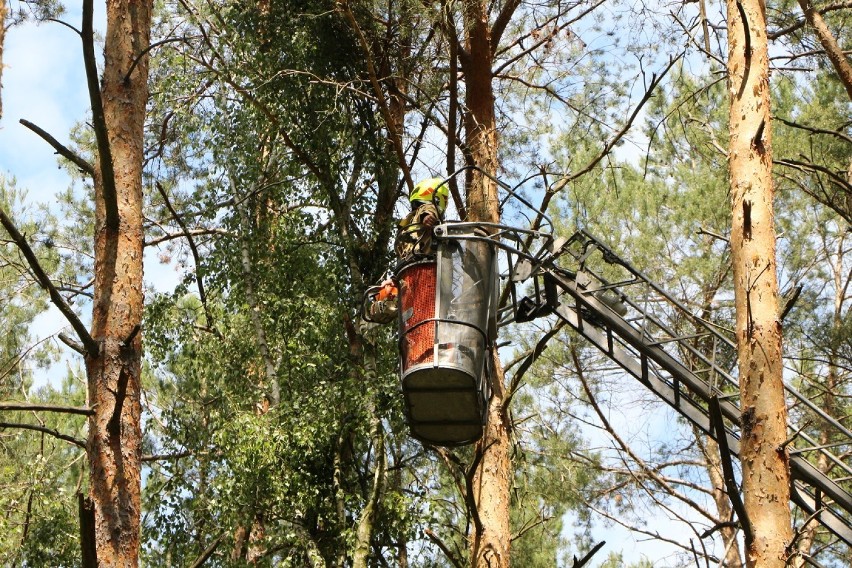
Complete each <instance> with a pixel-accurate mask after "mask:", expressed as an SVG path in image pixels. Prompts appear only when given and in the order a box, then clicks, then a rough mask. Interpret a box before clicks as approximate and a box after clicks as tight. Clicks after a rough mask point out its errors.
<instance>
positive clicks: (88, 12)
mask: <svg viewBox="0 0 852 568" xmlns="http://www.w3.org/2000/svg"><path fill="white" fill-rule="evenodd" d="M92 10H93V0H83V25H82V32H81V37H82V38H83V62H84V64H85V67H86V83H87V85H88V89H89V102H90V104H91V106H92V125H93V127H94V130H95V139H96V140H97V144H98V162H99V164H100V172H101V180H100V181H101V188H102V191H103V198H104V208H105V211H106V227H107V228H108V229H109V230H111V231H115V230H118V194H117V192H116V188H115V170H114V169H113V165H112V150H111V147H110V144H109V137H108V136H107V127H106V119H105V118H104V105H103V100H102V99H101V88H100V84H99V82H98V67H97V62H96V60H95V34H94V28H93V27H92Z"/></svg>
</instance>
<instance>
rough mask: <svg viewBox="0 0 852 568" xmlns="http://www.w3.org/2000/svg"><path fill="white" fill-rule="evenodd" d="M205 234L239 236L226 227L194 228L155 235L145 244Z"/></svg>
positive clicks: (156, 243)
mask: <svg viewBox="0 0 852 568" xmlns="http://www.w3.org/2000/svg"><path fill="white" fill-rule="evenodd" d="M204 235H222V236H225V237H234V238H236V237H237V236H238V235H237V234H236V233H233V232H231V231H226V230H225V229H192V230H190V231H180V232H179V233H166V234H165V235H161V236H159V237H154V238H152V239H149V240H147V241H145V246H146V247H151V246H155V245H158V244H161V243H165V242H168V241H173V240H175V239H187V240H189V239H191V238H193V237H202V236H204Z"/></svg>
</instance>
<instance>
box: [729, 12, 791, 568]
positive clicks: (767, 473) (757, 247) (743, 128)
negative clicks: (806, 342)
mask: <svg viewBox="0 0 852 568" xmlns="http://www.w3.org/2000/svg"><path fill="white" fill-rule="evenodd" d="M727 7H728V90H729V92H730V95H731V102H730V148H729V159H730V176H731V180H730V182H731V201H732V207H733V221H732V228H731V249H732V253H733V267H734V292H735V302H736V311H737V325H736V330H737V349H738V353H739V374H740V395H741V405H742V449H741V456H740V458H741V462H742V467H743V496H744V505H745V512H746V516H747V519H746V520H743V522H744V524H747V525H748V527H750V531H749V530H748V528H747V537H748V535H749V533H750V535H751V538H747V541H746V565H747V566H749V567H761V568H762V567H778V568H782V567H783V566H785V565H786V560H787V558H786V557H787V552H786V546H787V544H788V543H789V542H790V540H791V538H792V531H791V528H790V505H789V502H790V472H789V456H788V454H787V451H786V449H784V445H783V443H784V440H785V438H786V424H787V407H786V405H785V403H784V387H783V383H782V375H781V373H782V360H781V322H780V321H779V319H778V280H777V274H776V260H775V227H774V213H773V206H772V198H773V195H774V187H773V183H772V149H771V124H770V114H769V65H768V63H769V60H768V53H767V52H768V49H767V37H766V13H765V10H766V8H765V5H764V3H763V2H762V1H761V0H728V4H727ZM746 521H747V522H746Z"/></svg>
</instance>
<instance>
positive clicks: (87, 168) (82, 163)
mask: <svg viewBox="0 0 852 568" xmlns="http://www.w3.org/2000/svg"><path fill="white" fill-rule="evenodd" d="M18 122H20V123H21V124H23V125H24V126H26V127H27V128H29V129H30V130H32V131H33V132H35V133H36V134H38V135H39V136H41V137H42V138H43V139H44V141H45V142H47V143H48V144H50V145H51V146H53V149H54V150H56V153H57V154H59V155H60V156H62V157H63V158H65V159H66V160H68V161H69V162H72V163H73V164H75V165H76V166H77V167H78V168H80V170H82V171H83V173H86V174H89V176H92V177H94V175H95V167H94V166H93V165H92V164H90V163H89V162H87V161H86V160H84V159H83V158H82V157H81V156H78V155H77V154H75V153H74V152H72V151H71V150H70V149H69V148H67V147H66V146H64V145H62V144H61V143H60V142H59V140H57V139H56V138H54V137H53V136H51V135H50V134H49V133H48V132H47V131H45V130H43V129H42V128H40V127H38V126H36V125H35V124H33V123H32V122H30V121H29V120H24V119H23V118H22V119H21V120H19V121H18Z"/></svg>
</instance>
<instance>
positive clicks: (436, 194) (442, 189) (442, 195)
mask: <svg viewBox="0 0 852 568" xmlns="http://www.w3.org/2000/svg"><path fill="white" fill-rule="evenodd" d="M436 190H437V191H436ZM449 197H450V190H449V189H448V188H447V184H445V183H444V180H442V179H441V178H429V179H424V180H423V181H421V182H419V183H418V184H417V185H415V186H414V191H412V192H411V197H409V201H411V202H414V201H425V202H427V203H428V202H431V203H434V204H435V207H436V208H437V209H438V212H439V213H441V214H443V213H444V210H445V209H446V208H447V199H448V198H449Z"/></svg>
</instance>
